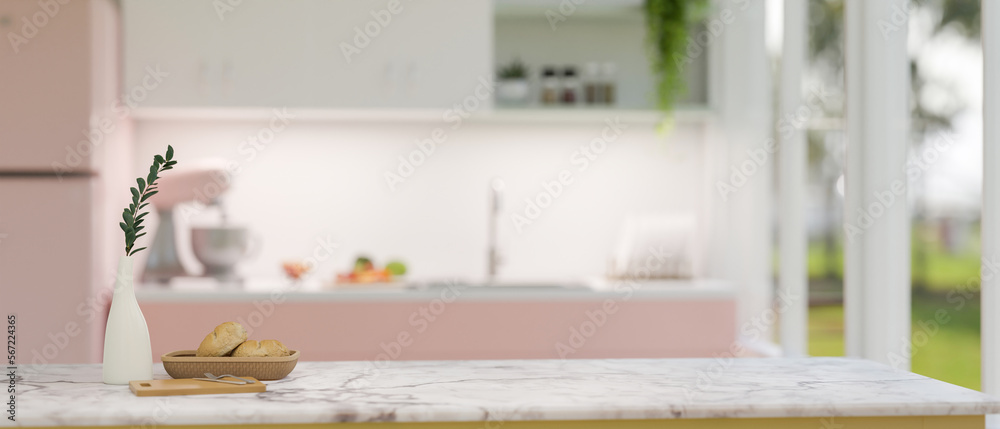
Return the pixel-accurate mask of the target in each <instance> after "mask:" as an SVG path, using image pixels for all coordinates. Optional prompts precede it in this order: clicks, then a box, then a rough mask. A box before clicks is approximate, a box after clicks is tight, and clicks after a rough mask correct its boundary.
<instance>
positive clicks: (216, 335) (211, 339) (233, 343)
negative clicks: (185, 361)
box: [195, 322, 247, 357]
mask: <svg viewBox="0 0 1000 429" xmlns="http://www.w3.org/2000/svg"><path fill="white" fill-rule="evenodd" d="M246 340H247V331H246V329H243V325H240V324H239V323H236V322H226V323H223V324H221V325H219V326H216V327H215V330H214V331H212V332H210V333H209V334H208V335H206V336H205V339H204V340H202V342H201V345H200V346H198V352H197V353H195V356H199V357H219V356H228V355H229V353H231V352H232V351H233V349H235V348H236V347H239V345H240V344H242V343H243V342H244V341H246Z"/></svg>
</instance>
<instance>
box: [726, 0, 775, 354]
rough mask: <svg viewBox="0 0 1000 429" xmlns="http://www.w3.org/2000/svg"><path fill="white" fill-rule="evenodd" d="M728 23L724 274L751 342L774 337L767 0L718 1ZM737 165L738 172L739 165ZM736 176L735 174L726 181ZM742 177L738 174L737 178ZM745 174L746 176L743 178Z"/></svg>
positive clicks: (744, 334) (772, 149)
mask: <svg viewBox="0 0 1000 429" xmlns="http://www.w3.org/2000/svg"><path fill="white" fill-rule="evenodd" d="M722 8H723V9H725V10H728V12H725V11H723V13H728V14H729V15H727V16H728V18H727V20H728V21H730V22H731V23H730V24H728V25H727V26H726V27H725V29H724V32H723V36H722V45H723V46H722V48H723V55H722V58H723V62H724V64H723V70H722V71H721V73H722V76H720V77H719V81H720V83H721V86H722V88H721V90H722V92H721V94H720V100H719V102H720V105H719V112H720V118H721V120H722V124H723V134H724V137H725V142H726V144H727V145H728V157H727V159H728V163H727V165H726V166H725V169H726V180H724V182H725V183H728V184H730V185H732V186H733V187H734V190H733V192H729V193H727V194H726V196H725V197H720V199H722V200H723V202H722V203H721V204H719V205H718V206H717V207H718V210H724V211H725V213H726V215H727V216H728V221H729V227H728V236H727V237H726V240H727V242H728V243H729V246H728V247H727V249H728V250H729V251H730V254H729V257H728V258H727V263H728V264H730V266H729V267H728V270H727V274H728V275H727V278H728V279H729V280H731V281H733V282H734V284H735V285H736V286H737V288H738V290H739V309H738V314H737V323H738V324H739V326H738V329H739V334H740V335H741V337H742V338H743V339H744V340H747V341H748V343H750V344H753V343H758V342H767V343H772V342H773V341H774V338H773V332H774V324H775V323H776V321H775V320H774V316H775V314H774V313H773V312H771V311H770V310H771V309H772V301H773V295H774V293H773V288H774V285H773V273H772V269H773V268H772V249H773V245H772V243H771V241H772V238H773V235H772V219H771V210H772V208H773V207H772V206H773V192H772V179H773V174H772V171H773V170H774V168H775V162H776V161H775V160H774V157H775V155H774V152H775V143H774V140H773V137H772V129H773V122H772V117H773V114H772V109H773V106H772V103H771V100H772V90H771V88H772V87H771V71H770V65H769V61H768V57H767V50H766V47H765V43H764V42H765V41H764V17H765V15H764V1H763V0H751V1H749V2H722ZM737 170H739V172H737ZM733 178H735V180H731V179H733ZM741 178H742V179H741ZM744 179H745V180H744Z"/></svg>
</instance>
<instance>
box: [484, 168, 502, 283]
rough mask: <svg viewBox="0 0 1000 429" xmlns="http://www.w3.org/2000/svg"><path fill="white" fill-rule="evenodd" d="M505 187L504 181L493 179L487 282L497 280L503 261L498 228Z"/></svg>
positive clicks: (491, 186)
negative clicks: (498, 239) (498, 269)
mask: <svg viewBox="0 0 1000 429" xmlns="http://www.w3.org/2000/svg"><path fill="white" fill-rule="evenodd" d="M504 186H505V184H504V182H503V180H502V179H500V178H499V177H495V178H493V180H492V181H491V182H490V190H489V198H490V213H489V231H488V238H487V240H488V242H487V248H488V250H487V258H488V263H487V280H488V281H489V282H493V281H494V280H496V276H497V268H498V267H499V266H500V263H501V259H502V258H501V257H500V250H499V249H498V247H499V246H498V245H497V228H498V226H499V225H500V206H501V205H502V202H503V189H504Z"/></svg>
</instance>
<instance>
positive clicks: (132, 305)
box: [104, 256, 153, 384]
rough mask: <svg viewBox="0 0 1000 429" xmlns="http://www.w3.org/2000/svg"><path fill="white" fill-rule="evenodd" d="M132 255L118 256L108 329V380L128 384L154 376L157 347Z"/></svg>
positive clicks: (105, 362) (105, 367)
mask: <svg viewBox="0 0 1000 429" xmlns="http://www.w3.org/2000/svg"><path fill="white" fill-rule="evenodd" d="M132 262H133V260H132V257H131V256H122V257H121V259H119V260H118V274H117V275H116V276H115V293H114V297H113V298H112V299H111V312H110V314H108V327H107V330H105V331H104V383H105V384H128V382H129V381H131V380H152V379H153V349H152V347H151V346H150V343H149V329H148V328H146V318H145V317H143V316H142V310H140V309H139V302H138V301H136V300H135V289H134V288H133V287H132Z"/></svg>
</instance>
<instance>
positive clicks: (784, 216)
mask: <svg viewBox="0 0 1000 429" xmlns="http://www.w3.org/2000/svg"><path fill="white" fill-rule="evenodd" d="M808 5H809V2H808V0H785V11H784V15H785V17H784V19H785V22H784V35H783V39H784V41H783V42H782V54H781V88H780V91H781V92H780V100H781V104H780V106H779V107H780V112H781V113H780V115H779V117H780V118H794V117H795V116H796V115H797V111H798V110H799V108H800V107H804V106H805V104H804V103H803V100H802V68H803V65H804V64H805V63H806V42H807V41H808V40H809V32H808V31H807V30H808V11H807V9H808ZM789 123H796V122H795V120H794V119H792V120H789ZM779 138H780V139H781V149H780V151H779V152H778V207H779V210H778V219H779V224H778V240H779V241H778V245H779V251H780V254H779V259H778V261H779V264H780V265H779V267H780V270H779V274H778V295H779V302H781V303H782V305H784V306H785V307H782V308H784V312H783V313H782V314H781V330H780V332H781V349H782V351H783V352H784V355H785V356H805V355H807V354H808V353H809V347H808V341H807V338H808V334H807V332H808V326H809V289H808V282H809V278H808V276H809V273H808V270H807V266H808V260H807V256H808V251H809V250H808V243H807V240H808V239H807V237H806V223H805V211H806V180H807V177H806V166H807V165H808V159H807V152H808V151H807V148H808V147H807V145H806V137H805V130H803V129H801V128H797V129H785V130H780V131H779Z"/></svg>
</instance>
